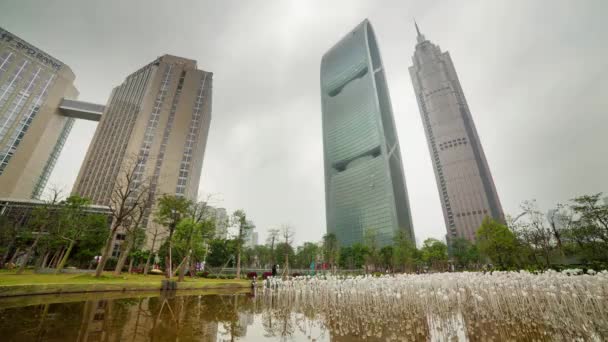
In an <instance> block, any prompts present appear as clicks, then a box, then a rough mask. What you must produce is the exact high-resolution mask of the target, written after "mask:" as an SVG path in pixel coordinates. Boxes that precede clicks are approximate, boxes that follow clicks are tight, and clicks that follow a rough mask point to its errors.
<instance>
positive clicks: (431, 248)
mask: <svg viewBox="0 0 608 342" xmlns="http://www.w3.org/2000/svg"><path fill="white" fill-rule="evenodd" d="M420 252H421V253H422V260H423V261H424V262H426V263H428V264H430V265H431V266H432V267H435V268H437V267H439V265H441V264H442V263H445V262H447V261H448V246H447V245H446V244H445V243H444V242H442V241H439V240H437V239H433V238H429V239H426V240H424V243H423V244H422V248H421V250H420Z"/></svg>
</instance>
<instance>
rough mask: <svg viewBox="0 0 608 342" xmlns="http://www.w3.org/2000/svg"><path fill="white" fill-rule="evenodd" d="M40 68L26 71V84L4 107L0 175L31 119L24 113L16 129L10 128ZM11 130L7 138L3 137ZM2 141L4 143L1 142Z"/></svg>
mask: <svg viewBox="0 0 608 342" xmlns="http://www.w3.org/2000/svg"><path fill="white" fill-rule="evenodd" d="M40 70H41V68H37V70H36V71H33V70H32V71H31V72H26V75H25V80H24V84H27V85H26V86H25V87H24V88H22V89H21V90H20V91H19V92H18V93H17V96H15V97H14V99H13V101H12V102H11V103H10V105H9V106H8V107H7V108H6V111H5V115H4V117H3V118H2V120H1V121H0V146H1V148H0V175H1V174H2V173H3V172H4V169H5V167H6V165H7V164H8V161H9V160H10V159H11V157H12V156H13V154H14V153H15V151H16V149H17V146H18V145H19V143H20V142H21V139H23V136H24V135H25V132H26V131H27V128H28V127H29V124H30V123H31V119H33V117H32V116H31V115H24V116H23V117H22V119H21V120H20V122H19V124H18V125H17V127H16V129H12V130H11V128H12V127H13V125H14V123H15V121H17V118H18V117H19V114H20V113H21V110H22V109H23V107H24V106H25V104H26V102H27V100H28V99H29V98H30V95H31V94H32V91H33V89H34V87H35V85H36V79H37V78H38V77H39V75H40ZM9 132H11V134H10V135H9V136H8V138H7V139H5V137H6V136H7V134H8V133H9ZM3 141H4V143H2V142H3Z"/></svg>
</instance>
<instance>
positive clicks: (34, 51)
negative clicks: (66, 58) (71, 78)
mask: <svg viewBox="0 0 608 342" xmlns="http://www.w3.org/2000/svg"><path fill="white" fill-rule="evenodd" d="M0 42H4V43H6V44H8V45H10V46H12V47H13V48H14V49H15V50H17V51H19V52H21V53H23V54H25V55H27V56H29V57H31V58H33V59H34V60H37V61H38V62H40V63H42V64H44V65H46V66H48V67H50V68H52V69H54V70H55V71H60V70H62V69H67V70H68V71H69V73H71V74H73V72H72V70H71V69H70V68H69V67H68V66H67V65H65V63H63V62H61V61H60V60H58V59H57V58H55V57H52V56H51V55H49V54H48V53H46V52H44V51H43V50H41V49H39V48H37V47H35V46H33V45H32V44H30V43H28V42H26V41H25V40H23V39H21V38H19V37H17V36H16V35H14V34H12V33H10V32H9V31H7V30H5V29H3V28H2V27H0Z"/></svg>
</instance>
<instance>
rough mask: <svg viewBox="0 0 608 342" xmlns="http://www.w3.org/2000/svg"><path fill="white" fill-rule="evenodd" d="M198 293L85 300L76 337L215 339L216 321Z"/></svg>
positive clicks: (86, 339) (216, 331) (126, 339)
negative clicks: (210, 317)
mask: <svg viewBox="0 0 608 342" xmlns="http://www.w3.org/2000/svg"><path fill="white" fill-rule="evenodd" d="M205 315H209V313H208V312H206V311H205V308H204V307H203V306H202V305H201V302H200V301H198V300H197V297H189V296H188V297H186V296H184V297H173V298H167V297H162V296H161V297H150V298H139V299H134V300H133V299H117V300H94V301H88V302H86V303H85V304H84V308H83V312H82V322H81V324H80V329H79V332H78V341H89V342H92V341H123V340H124V341H148V340H150V338H151V336H157V337H159V338H161V339H162V338H165V339H166V338H171V339H175V340H182V339H183V340H196V341H209V342H210V341H216V339H217V334H218V323H217V321H214V320H207V319H205Z"/></svg>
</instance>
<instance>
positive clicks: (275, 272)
mask: <svg viewBox="0 0 608 342" xmlns="http://www.w3.org/2000/svg"><path fill="white" fill-rule="evenodd" d="M272 276H273V277H276V276H277V265H276V264H274V265H272Z"/></svg>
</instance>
